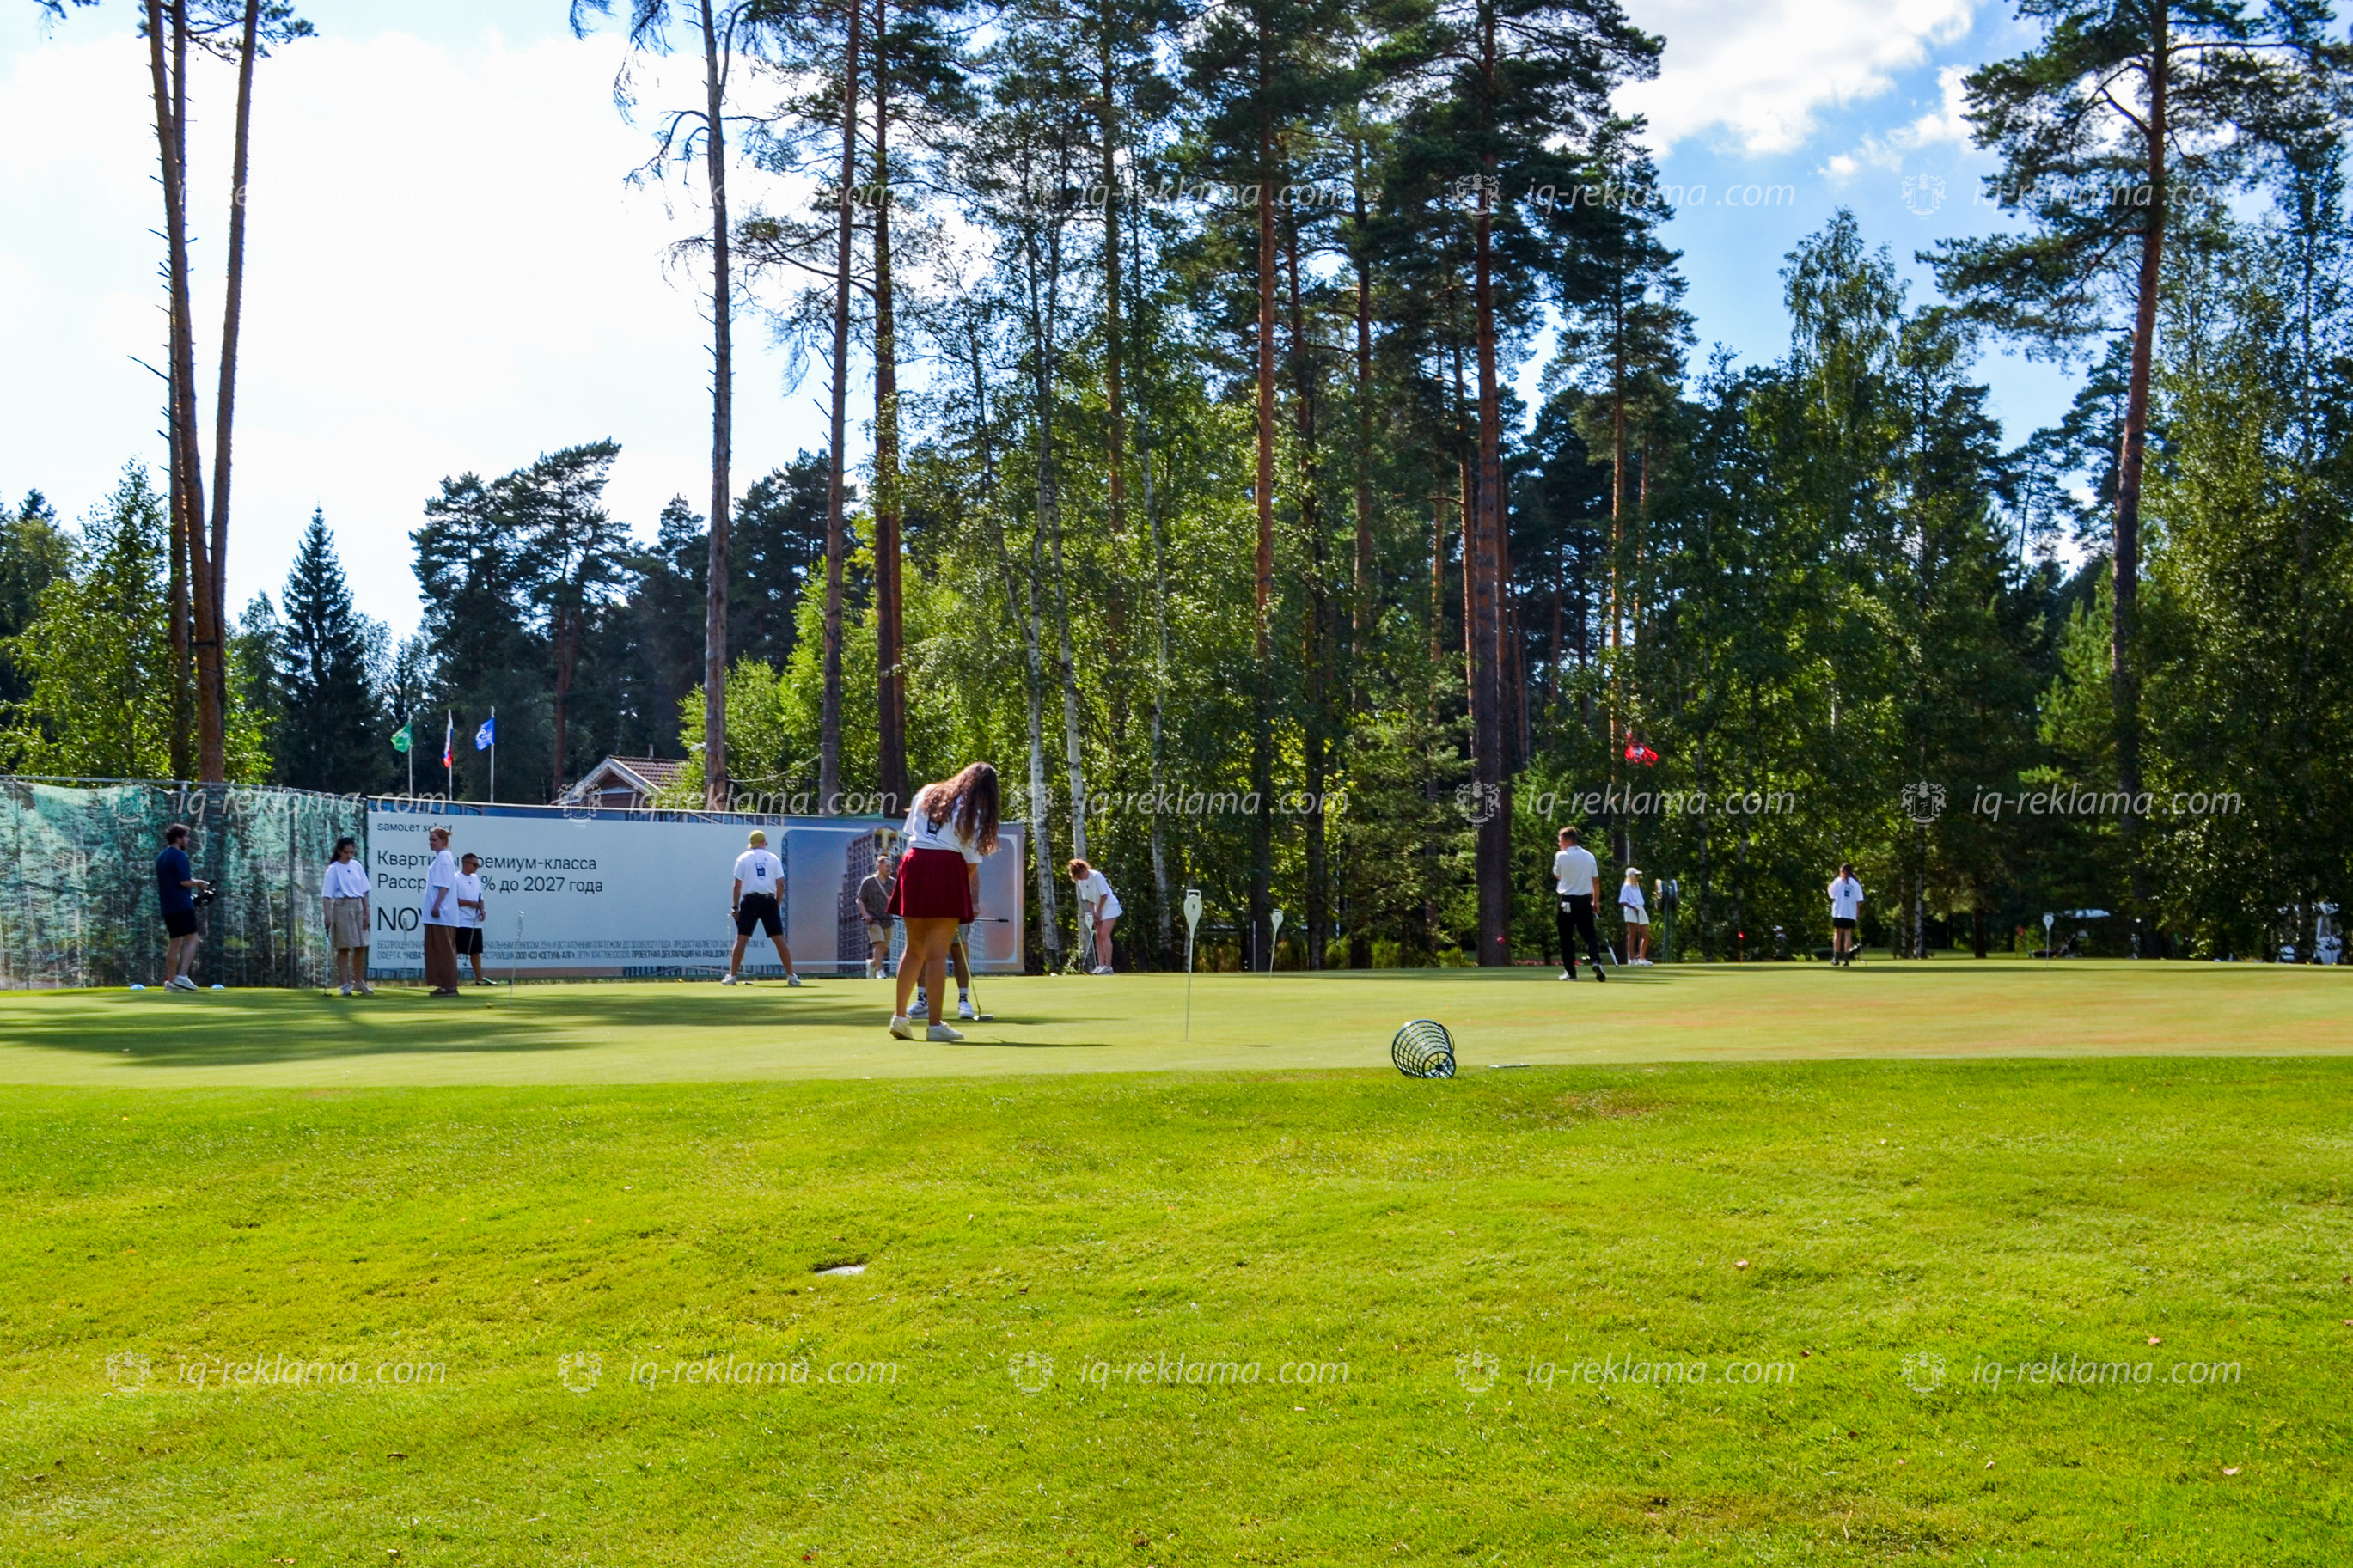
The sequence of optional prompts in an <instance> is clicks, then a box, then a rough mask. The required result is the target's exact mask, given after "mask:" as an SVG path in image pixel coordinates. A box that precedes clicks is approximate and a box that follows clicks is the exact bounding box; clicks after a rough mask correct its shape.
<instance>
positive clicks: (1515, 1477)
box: [0, 963, 2353, 1568]
mask: <svg viewBox="0 0 2353 1568" xmlns="http://www.w3.org/2000/svg"><path fill="white" fill-rule="evenodd" d="M2340 978H2343V979H2353V976H2347V977H2337V976H2332V975H2327V974H2316V973H2313V972H2309V971H2305V972H2295V971H2285V970H2280V969H2275V968H2265V969H2258V968H2255V967H2253V966H2246V967H2240V968H2221V967H2216V966H2202V967H2201V966H2190V965H2181V966H2169V965H2168V966H2160V965H2148V966H2143V967H2142V968H2140V969H2138V970H2132V969H2128V968H2126V967H2125V966H2115V967H2113V968H2104V967H2102V966H2097V965H2077V966H2073V967H2064V968H2063V969H2062V970H2061V971H2060V973H2055V974H2037V973H2032V972H2031V971H2029V970H2027V968H2026V966H2021V965H1988V966H1983V967H1977V968H1972V967H1968V966H1965V965H1963V964H1959V963H1956V964H1951V965H1940V964H1930V965H1925V966H1916V967H1915V966H1904V967H1903V968H1901V969H1898V968H1894V967H1892V966H1889V967H1881V968H1873V969H1871V970H1866V971H1862V972H1860V973H1829V972H1826V971H1820V970H1815V969H1810V968H1799V969H1795V970H1766V969H1761V968H1760V969H1755V970H1749V971H1688V972H1687V971H1674V970H1662V971H1654V972H1651V973H1650V974H1647V975H1628V976H1625V977H1624V979H1625V980H1626V981H1629V982H1631V984H1622V985H1621V984H1620V982H1618V981H1613V982H1611V983H1610V984H1609V985H1607V986H1596V985H1592V984H1586V985H1584V986H1582V987H1580V988H1578V989H1577V990H1576V991H1575V992H1574V993H1572V992H1571V991H1570V989H1569V988H1568V987H1567V986H1565V985H1557V984H1553V983H1552V982H1550V981H1549V980H1536V979H1532V978H1529V977H1527V976H1525V975H1523V976H1471V977H1454V976H1446V977H1430V978H1421V979H1417V978H1409V977H1404V976H1382V977H1373V978H1369V979H1367V978H1363V977H1357V978H1353V979H1350V978H1342V977H1330V978H1310V977H1302V978H1299V979H1296V980H1293V979H1288V978H1282V977H1275V978H1260V979H1246V978H1238V977H1228V978H1225V979H1221V980H1218V981H1211V980H1210V979H1208V977H1204V978H1203V979H1202V980H1201V981H1199V982H1198V983H1197V989H1196V994H1195V1016H1194V1044H1193V1045H1192V1046H1191V1047H1186V1046H1185V1045H1183V1044H1182V1043H1181V1041H1179V1040H1178V1039H1177V1035H1178V1033H1179V1032H1180V1031H1181V1028H1182V1017H1181V1011H1176V1012H1174V1013H1172V1012H1171V1011H1170V1010H1171V1009H1172V1008H1173V1009H1179V1010H1181V1005H1182V994H1183V993H1182V982H1181V980H1178V981H1176V982H1173V983H1172V982H1164V981H1156V980H1151V979H1148V978H1140V979H1137V980H1134V981H1130V980H1128V979H1125V978H1122V979H1120V980H1118V981H1115V982H1110V983H1082V982H1079V981H1075V980H1072V981H1055V982H1048V981H1042V980H1040V981H1033V982H1027V983H998V984H997V987H996V989H997V993H998V994H997V996H994V997H991V998H990V1001H991V1005H995V1006H997V1007H999V1008H1001V1009H1002V1010H1004V1011H1005V1012H1007V1013H1008V1015H1010V1014H1013V1013H1014V1012H1016V1011H1017V1009H1018V1011H1019V1012H1020V1013H1021V1014H1022V1016H1023V1017H1024V1019H1025V1020H1026V1021H1025V1022H1023V1023H1021V1024H1019V1025H1018V1026H1017V1025H1013V1024H1010V1023H1008V1025H1007V1026H1005V1027H1004V1028H1003V1029H1002V1030H1000V1031H997V1034H995V1035H989V1034H987V1032H985V1031H979V1030H976V1031H975V1035H974V1039H975V1044H974V1045H973V1046H970V1047H904V1046H901V1047H896V1050H895V1051H885V1050H883V1049H882V1048H881V1044H878V1043H877V1042H881V1043H882V1044H888V1043H889V1042H887V1041H883V1039H882V1037H881V1031H880V1029H879V1028H876V1027H873V1026H871V1024H862V1023H858V1022H857V1020H859V1019H861V1018H863V1017H865V1016H867V1015H868V1014H871V1000H870V999H871V995H872V994H873V992H874V991H879V989H880V988H879V987H875V988H871V990H870V989H868V988H863V987H860V986H859V985H856V984H851V983H840V984H830V985H819V986H808V987H803V988H802V990H800V991H797V992H792V993H786V992H784V991H782V990H780V989H778V990H769V989H765V988H763V989H758V990H754V991H753V992H751V993H749V994H733V993H723V992H720V991H719V990H718V989H717V988H716V987H711V986H681V987H652V986H646V987H638V986H579V987H563V988H557V987H546V988H532V987H526V988H525V989H524V990H523V991H522V993H521V994H500V995H498V996H497V997H496V998H495V1000H494V1005H492V1006H491V1008H490V1009H488V1010H483V1009H482V1008H481V1007H480V1005H479V1004H470V1005H464V1006H460V1007H458V1008H455V1009H453V1010H450V1011H444V1012H433V1011H430V1010H428V1008H427V1004H425V1003H424V1002H423V1001H422V1000H417V999H411V998H396V997H386V998H384V999H382V1003H381V1005H378V1006H376V1007H375V1008H373V1009H372V1010H369V1011H367V1012H364V1013H363V1012H362V1011H361V1010H360V1009H359V1008H357V1007H355V1006H350V1005H345V1004H342V1003H340V1002H336V1003H329V1002H325V1001H322V1000H320V999H317V998H312V997H303V996H274V995H266V994H255V995H250V996H248V995H238V994H220V995H206V996H203V997H193V998H191V997H180V998H164V997H160V996H156V995H154V994H146V995H142V996H137V997H127V996H123V995H121V994H115V995H100V994H86V995H60V996H48V997H32V998H25V997H14V998H9V999H7V1000H6V1001H5V1003H0V1068H5V1076H6V1078H7V1079H10V1080H12V1082H11V1087H9V1088H7V1089H5V1091H0V1202H5V1205H6V1208H5V1212H6V1213H7V1215H9V1222H8V1224H7V1225H6V1226H5V1227H0V1280H5V1283H6V1289H5V1291H0V1380H5V1386H6V1388H7V1390H8V1397H7V1399H6V1401H5V1405H0V1562H5V1563H12V1564H13V1563H109V1564H113V1563H203V1564H250V1563H301V1564H355V1563H374V1564H386V1563H396V1564H426V1563H450V1564H534V1565H536V1564H548V1563H559V1564H575V1563H576V1564H599V1565H602V1564H623V1563H680V1564H690V1563H691V1564H709V1563H728V1564H733V1563H745V1564H750V1563H761V1564H767V1563H797V1562H802V1561H809V1562H815V1563H871V1564H897V1563H922V1564H934V1563H936V1564H951V1563H953V1564H969V1563H987V1564H995V1563H1006V1564H1013V1563H1022V1564H1030V1563H1084V1564H1158V1565H1163V1568H1173V1565H1176V1564H1212V1563H1216V1564H1224V1563H1237V1562H1240V1563H1300V1564H1308V1563H1314V1564H1327V1563H1328V1564H1335V1565H1342V1564H1345V1565H1349V1568H1358V1565H1362V1564H1366V1563H1391V1562H1414V1561H1422V1562H1430V1563H1438V1562H1445V1563H1515V1564H1524V1565H1537V1564H1552V1563H1653V1562H1715V1561H1723V1562H1761V1563H1879V1562H1893V1561H1896V1560H1913V1559H1924V1558H1925V1559H1927V1560H1930V1561H1948V1562H1954V1563H1979V1562H1987V1563H1991V1562H2009V1563H2179V1564H2183V1565H2190V1564H2196V1565H2200V1568H2205V1565H2210V1564H2217V1563H2312V1564H2334V1563H2339V1562H2341V1561H2342V1560H2343V1557H2344V1545H2343V1543H2344V1542H2345V1541H2346V1540H2348V1538H2353V1495H2348V1470H2349V1469H2353V1431H2348V1427H2353V1416H2348V1411H2347V1408H2346V1402H2345V1390H2346V1388H2347V1387H2348V1379H2349V1378H2353V1323H2348V1319H2353V1281H2348V1278H2347V1276H2348V1273H2353V1226H2348V1215H2347V1209H2346V1197H2347V1190H2348V1185H2353V1117H2348V1104H2353V1059H2348V1058H2346V1057H2345V1056H2342V1055H2337V1054H2331V1053H2335V1052H2341V1051H2343V1049H2344V1047H2345V1046H2346V1044H2347V1043H2348V1034H2353V1031H2348V1028H2347V1026H2346V1024H2347V1017H2348V1004H2347V998H2348V995H2353V993H2348V991H2347V990H2346V989H2345V988H2343V987H2342V986H2341V985H2332V984H2330V983H2331V982H2334V981H2337V980H2339V979H2340ZM989 990H990V984H989V983H988V982H986V981H984V983H983V991H984V994H987V993H988V991H989ZM1833 992H1835V993H1837V994H1831V993H1833ZM1425 1013H1426V1014H1430V1015H1432V1016H1440V1017H1445V1018H1448V1019H1449V1020H1450V1021H1459V1023H1460V1026H1461V1027H1460V1030H1459V1032H1460V1034H1461V1037H1462V1039H1463V1046H1464V1049H1463V1060H1464V1062H1465V1064H1466V1074H1465V1076H1464V1077H1462V1078H1461V1079H1456V1080H1454V1081H1452V1082H1448V1083H1428V1082H1416V1081H1409V1080H1406V1079H1401V1078H1399V1077H1398V1075H1397V1074H1395V1073H1394V1072H1392V1071H1390V1070H1388V1068H1387V1067H1386V1066H1385V1065H1376V1064H1382V1063H1383V1062H1384V1060H1385V1053H1384V1052H1383V1050H1382V1047H1383V1046H1384V1045H1385V1044H1386V1041H1387V1038H1388V1030H1389V1028H1391V1027H1393V1026H1394V1024H1395V1022H1396V1021H1398V1020H1401V1019H1403V1018H1405V1017H1408V1016H1415V1015H1417V1014H1425ZM1842 1030H1843V1031H1844V1032H1843V1033H1841V1031H1842ZM985 1041H987V1042H990V1043H984V1042H985ZM1972 1041H1974V1042H1975V1045H1976V1048H1978V1050H1980V1051H1984V1052H1989V1053H2007V1054H2003V1055H2000V1056H1999V1058H1998V1059H1978V1060H1930V1059H1920V1058H1923V1057H1930V1056H1933V1057H1949V1056H1956V1055H1959V1054H1961V1053H1963V1052H1966V1051H1967V1050H1968V1049H1969V1048H1970V1047H1971V1044H1972ZM1022 1047H1038V1048H1022ZM1046 1047H1061V1048H1046ZM1603 1051H1609V1052H1615V1053H1620V1054H1624V1053H1631V1052H1649V1053H1650V1054H1652V1055H1655V1056H1657V1057H1660V1058H1672V1057H1683V1058H1692V1057H1700V1056H1718V1057H1722V1058H1737V1057H1743V1056H1746V1057H1751V1058H1755V1057H1767V1056H1776V1055H1780V1056H1820V1055H1822V1054H1824V1053H1826V1052H1837V1053H1841V1054H1844V1055H1849V1056H1853V1057H1861V1058H1873V1057H1881V1056H1883V1057H1887V1058H1894V1059H1884V1060H1873V1059H1850V1060H1786V1061H1746V1062H1743V1061H1736V1060H1730V1059H1725V1060H1715V1061H1699V1060H1669V1059H1660V1060H1655V1061H1651V1062H1647V1063H1646V1062H1634V1061H1615V1062H1613V1061H1611V1060H1610V1059H1609V1058H1608V1057H1607V1056H1603V1055H1599V1054H1588V1053H1599V1052H1603ZM2263 1051H2270V1052H2274V1053H2278V1052H2284V1051H2300V1052H2304V1053H2307V1054H2305V1055H2301V1056H2284V1055H2277V1054H2274V1055H2270V1056H2263V1055H2257V1054H2255V1053H2258V1052H2263ZM125 1052H128V1054H127V1055H126V1054H124V1053H125ZM2126 1052H2139V1053H2173V1054H2170V1055H2158V1054H2138V1055H2125V1054H2123V1053H2126ZM2029 1053H2031V1054H2032V1055H2033V1056H2036V1057H2040V1058H2042V1059H2028V1058H2027V1054H2029ZM2193 1053H2203V1054H2193ZM2230 1053H2238V1054H2236V1055H2232V1054H2230ZM2054 1058H2066V1059H2054ZM1522 1060H1529V1061H1535V1062H1537V1063H1539V1064H1556V1065H1536V1066H1533V1067H1530V1068H1522V1069H1516V1070H1504V1071H1493V1070H1480V1064H1484V1063H1490V1062H1501V1061H1522ZM1181 1066H1195V1067H1200V1068H1219V1069H1224V1070H1219V1071H1190V1072H1187V1071H1170V1070H1166V1069H1167V1068H1172V1067H1181ZM1074 1068H1075V1069H1091V1070H1073V1069H1074ZM1107 1068H1128V1069H1141V1068H1149V1069H1155V1070H1129V1071H1125V1072H1114V1071H1107V1070H1105V1069H1107ZM1282 1068H1293V1069H1297V1070H1277V1069H1282ZM698 1073H699V1074H700V1075H701V1076H702V1078H704V1079H711V1080H712V1081H705V1082H677V1081H656V1080H659V1079H680V1078H685V1077H691V1076H694V1075H695V1074H698ZM868 1075H871V1078H872V1081H856V1080H857V1079H861V1078H864V1077H866V1076H868ZM949 1075H957V1076H949ZM794 1077H799V1078H801V1079H804V1081H783V1080H786V1079H792V1078H794ZM460 1079H476V1080H478V1081H473V1082H461V1081H457V1080H460ZM729 1079H732V1080H735V1081H721V1080H729ZM753 1079H769V1080H771V1081H749V1080H753ZM844 1079H849V1080H850V1081H844ZM357 1084H367V1085H373V1086H382V1087H350V1086H352V1085H357ZM404 1084H405V1086H403V1085H404ZM159 1089H162V1090H163V1091H162V1092H159V1091H158V1090H159ZM845 1264H847V1265H860V1264H862V1265H863V1266H864V1267H863V1272H862V1273H857V1274H825V1273H819V1272H818V1269H820V1268H826V1267H828V1266H835V1265H845ZM2054 1365H2055V1366H2056V1367H2057V1368H2058V1369H2059V1371H2058V1375H2057V1376H2055V1377H2054V1375H2053V1372H2052V1368H2053V1366H2054ZM1997 1366H1999V1367H2001V1368H2004V1369H2007V1370H2005V1371H2002V1372H2000V1373H1995V1372H1994V1371H1993V1370H1992V1369H1993V1368H1995V1367H1997ZM2038 1367H2039V1368H2040V1369H2041V1370H2040V1371H2037V1370H2036V1369H2037V1368H2038ZM2144 1368H2145V1369H2146V1370H2143V1369H2144ZM2021 1369H2023V1370H2022V1372H2021ZM1164 1376H1165V1378H1166V1381H1164ZM1997 1376H1998V1377H1999V1379H2000V1381H1999V1383H1998V1384H1997V1383H1996V1382H1995V1381H1994V1379H1995V1378H1996V1377H1997ZM2078 1376H2080V1377H2081V1378H2082V1379H2083V1381H2076V1378H2077V1377H2078Z"/></svg>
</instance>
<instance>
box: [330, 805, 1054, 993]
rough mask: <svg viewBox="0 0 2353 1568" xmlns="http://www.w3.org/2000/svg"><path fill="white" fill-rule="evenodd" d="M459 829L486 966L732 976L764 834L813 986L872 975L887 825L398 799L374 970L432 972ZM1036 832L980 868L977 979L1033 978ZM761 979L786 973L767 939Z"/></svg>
mask: <svg viewBox="0 0 2353 1568" xmlns="http://www.w3.org/2000/svg"><path fill="white" fill-rule="evenodd" d="M437 826H438V827H447V828H448V830H449V837H450V845H449V847H450V849H451V851H452V852H453V853H455V854H457V855H459V856H463V855H465V854H466V853H467V852H468V851H471V852H473V853H474V854H477V855H480V857H481V858H482V898H483V902H484V904H485V905H486V906H487V909H486V910H485V917H486V918H485V920H484V921H483V928H482V946H483V963H484V964H485V966H486V967H487V968H489V969H490V970H491V971H492V972H493V973H495V974H500V975H503V974H504V973H507V972H510V971H512V972H514V973H520V974H525V975H531V976H534V977H537V978H543V979H554V978H561V977H567V976H568V977H575V978H590V977H596V978H603V977H614V976H632V975H643V976H646V977H648V978H655V977H659V976H663V975H674V974H695V973H717V972H721V971H723V970H724V969H725V968H726V967H727V953H728V950H729V949H730V948H731V947H732V946H733V944H734V941H735V925H734V921H733V920H732V919H730V918H729V915H728V898H729V890H730V883H731V882H732V881H733V876H734V868H735V858H736V856H738V855H740V854H742V853H743V852H744V838H745V836H746V835H747V834H748V833H749V832H750V831H751V830H752V829H753V828H754V827H758V828H761V829H763V830H764V831H765V832H766V834H767V836H768V847H769V848H770V849H772V850H774V851H775V852H776V854H777V855H778V856H779V857H780V858H782V859H783V860H784V863H785V941H786V944H787V945H789V946H790V947H791V949H792V952H793V966H794V967H795V968H796V969H797V970H799V971H800V972H801V973H804V974H862V973H865V966H866V954H867V937H866V921H865V917H864V915H863V914H862V913H861V911H860V909H859V905H858V885H859V883H860V882H861V881H863V880H864V879H865V878H866V875H867V873H868V872H870V871H871V870H872V869H873V868H874V855H875V845H876V832H875V830H876V829H878V828H890V829H892V830H894V837H895V829H896V828H897V827H898V826H899V824H898V823H897V822H885V821H883V820H881V819H880V818H875V817H841V816H833V817H806V816H794V817H787V816H728V815H719V814H705V813H701V812H675V811H594V810H588V809H586V808H582V807H576V806H575V807H559V806H533V805H467V804H465V803H464V802H457V803H438V802H436V803H427V802H417V803H408V802H401V801H385V802H378V803H375V804H373V805H370V807H369V809H368V819H367V848H366V857H367V868H368V878H369V879H370V880H371V881H372V882H374V883H375V910H374V914H375V942H374V945H373V946H372V947H371V948H370V950H369V952H368V963H369V967H370V968H371V970H373V971H374V972H375V973H377V974H381V975H390V976H402V975H413V974H422V973H424V969H425V945H424V944H425V939H424V935H423V931H422V921H421V918H420V917H421V915H422V913H423V910H422V905H423V903H424V899H425V872H426V868H427V867H428V866H430V865H431V864H432V860H433V854H432V851H431V850H430V849H429V848H428V847H427V844H426V834H427V832H428V831H429V830H430V829H432V828H434V827H437ZM1022 837H1023V835H1022V829H1021V827H1020V826H1018V824H1013V823H1008V824H1007V825H1006V826H1005V830H1004V839H1003V843H1002V844H1001V846H1000V847H998V849H997V853H996V854H995V855H992V856H990V857H989V858H988V859H987V860H986V861H983V862H982V864H981V868H980V916H981V918H980V921H979V922H978V923H977V924H976V925H975V926H974V928H973V936H972V959H973V963H974V965H975V967H976V968H978V969H980V970H982V971H984V972H987V973H1003V974H1013V973H1019V972H1020V969H1021V921H1022V912H1023V904H1022V885H1021V845H1022ZM744 972H745V973H769V974H776V973H781V972H780V971H779V970H778V968H777V965H776V948H775V947H774V946H773V945H772V944H771V943H770V942H768V940H767V938H766V937H765V936H764V935H762V934H760V933H758V932H756V931H755V932H754V935H753V939H752V941H751V942H750V944H749V945H748V946H747V947H746V948H745V950H744Z"/></svg>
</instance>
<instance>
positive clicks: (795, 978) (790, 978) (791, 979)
mask: <svg viewBox="0 0 2353 1568" xmlns="http://www.w3.org/2000/svg"><path fill="white" fill-rule="evenodd" d="M800 983H801V977H800V976H799V975H797V974H787V975H786V976H785V984H787V985H798V984H800Z"/></svg>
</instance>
